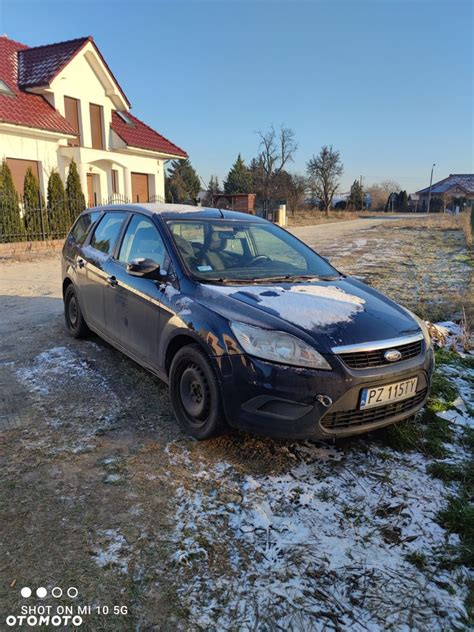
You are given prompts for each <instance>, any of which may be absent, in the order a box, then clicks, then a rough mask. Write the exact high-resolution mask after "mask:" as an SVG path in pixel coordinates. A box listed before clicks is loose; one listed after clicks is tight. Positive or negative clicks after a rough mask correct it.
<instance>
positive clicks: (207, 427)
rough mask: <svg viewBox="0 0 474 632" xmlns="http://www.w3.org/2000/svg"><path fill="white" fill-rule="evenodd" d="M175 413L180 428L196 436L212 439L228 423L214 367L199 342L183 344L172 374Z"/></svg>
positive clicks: (174, 361) (172, 398)
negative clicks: (197, 343) (196, 343)
mask: <svg viewBox="0 0 474 632" xmlns="http://www.w3.org/2000/svg"><path fill="white" fill-rule="evenodd" d="M169 391H170V397H171V403H172V405H173V410H174V414H175V416H176V419H177V420H178V423H179V425H180V426H181V428H182V429H183V430H184V431H185V432H186V433H187V434H189V435H191V436H192V437H194V438H195V439H209V438H210V437H215V436H217V435H219V434H223V433H224V432H226V430H227V428H228V426H227V421H226V419H225V415H224V410H223V406H222V401H221V394H220V390H219V383H218V381H217V378H216V375H215V373H214V369H213V367H212V366H211V363H210V362H209V360H208V358H207V357H206V355H205V354H204V353H203V352H202V350H201V348H200V347H199V345H189V346H186V347H182V348H181V349H180V350H179V351H178V352H177V353H176V355H175V356H174V358H173V362H172V363H171V369H170V376H169Z"/></svg>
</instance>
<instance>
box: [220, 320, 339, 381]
mask: <svg viewBox="0 0 474 632" xmlns="http://www.w3.org/2000/svg"><path fill="white" fill-rule="evenodd" d="M230 327H231V329H232V331H233V332H234V334H235V337H236V338H237V340H238V341H239V343H240V344H241V345H242V347H243V349H244V351H246V352H247V353H248V354H249V355H253V356H255V357H257V358H262V359H264V360H270V361H271V362H279V363H280V364H291V365H292V366H301V367H309V368H311V369H323V370H325V371H331V366H330V365H329V364H328V363H327V362H326V360H325V359H324V358H323V356H322V355H321V354H320V353H318V352H317V351H316V349H313V347H310V346H309V345H307V344H305V343H304V342H303V341H302V340H300V339H299V338H296V337H295V336H292V335H291V334H285V333H284V332H282V331H273V330H269V329H261V328H260V327H252V326H251V325H245V324H244V323H235V322H231V323H230Z"/></svg>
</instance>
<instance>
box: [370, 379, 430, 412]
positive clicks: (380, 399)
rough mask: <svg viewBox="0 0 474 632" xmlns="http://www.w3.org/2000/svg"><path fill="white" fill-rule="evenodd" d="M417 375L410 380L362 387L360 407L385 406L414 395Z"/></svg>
mask: <svg viewBox="0 0 474 632" xmlns="http://www.w3.org/2000/svg"><path fill="white" fill-rule="evenodd" d="M417 383H418V378H417V377H411V378H410V379H409V380H403V381H402V382H394V383H393V384H385V386H372V387H371V388H364V389H362V393H361V397H360V408H373V407H374V406H383V404H390V403H391V402H399V401H401V400H402V399H407V398H408V397H412V396H413V395H414V394H415V393H416V385H417Z"/></svg>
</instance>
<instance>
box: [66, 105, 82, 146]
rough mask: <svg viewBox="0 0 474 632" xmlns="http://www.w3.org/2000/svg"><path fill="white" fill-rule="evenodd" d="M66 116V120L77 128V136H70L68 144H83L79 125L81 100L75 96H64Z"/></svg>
mask: <svg viewBox="0 0 474 632" xmlns="http://www.w3.org/2000/svg"><path fill="white" fill-rule="evenodd" d="M64 117H65V119H66V121H67V122H68V123H69V124H70V125H71V126H72V127H73V128H74V129H75V130H76V132H77V136H75V137H74V138H69V139H68V141H67V144H68V145H69V146H70V147H79V145H80V144H81V137H80V127H79V100H78V99H74V98H73V97H64Z"/></svg>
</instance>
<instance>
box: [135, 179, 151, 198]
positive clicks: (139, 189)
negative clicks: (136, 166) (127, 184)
mask: <svg viewBox="0 0 474 632" xmlns="http://www.w3.org/2000/svg"><path fill="white" fill-rule="evenodd" d="M149 199H150V196H149V191H148V175H147V174H146V173H132V202H148V201H149Z"/></svg>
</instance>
